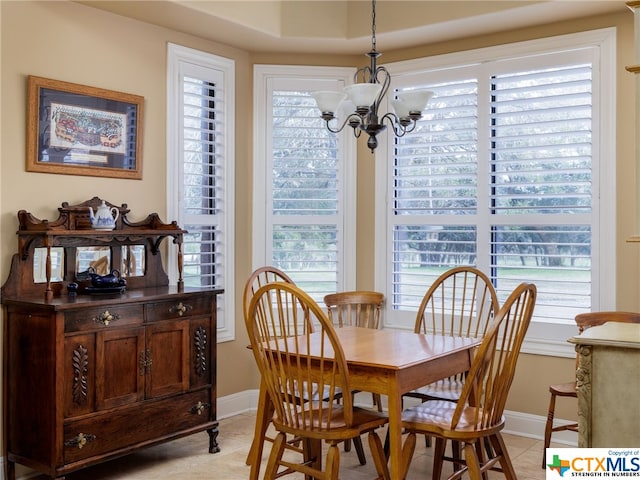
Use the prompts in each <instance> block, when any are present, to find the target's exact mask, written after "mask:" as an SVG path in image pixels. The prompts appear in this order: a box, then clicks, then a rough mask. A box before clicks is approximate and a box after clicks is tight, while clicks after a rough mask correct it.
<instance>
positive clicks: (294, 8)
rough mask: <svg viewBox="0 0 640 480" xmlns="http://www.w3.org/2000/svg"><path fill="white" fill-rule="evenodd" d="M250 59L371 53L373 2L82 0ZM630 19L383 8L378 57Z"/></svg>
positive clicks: (583, 8)
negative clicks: (502, 34)
mask: <svg viewBox="0 0 640 480" xmlns="http://www.w3.org/2000/svg"><path fill="white" fill-rule="evenodd" d="M77 3H82V4H85V5H88V6H91V7H94V8H99V9H101V10H106V11H109V12H112V13H115V14H118V15H123V16H127V17H131V18H134V19H137V20H142V21H145V22H148V23H151V24H155V25H158V26H162V27H166V28H170V29H172V30H176V31H179V32H183V33H187V34H191V35H195V36H198V37H202V38H205V39H208V40H212V41H215V42H220V43H224V44H228V45H231V46H234V47H238V48H242V49H244V50H247V51H251V52H290V53H296V52H309V53H341V54H355V53H362V52H363V51H367V50H369V47H370V46H371V3H370V2H369V1H367V0H295V1H294V0H272V1H269V0H255V1H249V0H235V1H221V0H213V1H211V0H152V1H149V0H120V1H114V0H77ZM624 11H628V9H627V6H626V3H625V2H624V1H617V0H607V1H595V0H593V1H592V0H559V1H558V0H548V1H540V0H534V1H524V0H521V1H507V0H498V1H483V0H470V1H462V0H460V1H458V0H444V1H427V0H378V1H377V6H376V24H377V28H376V38H377V46H378V50H380V51H384V50H393V49H399V48H405V47H411V46H415V45H422V44H428V43H436V42H442V41H447V40H451V39H454V38H461V37H472V36H475V35H482V34H490V33H496V32H499V31H505V30H514V29H518V28H525V27H530V26H536V25H544V24H547V23H552V22H557V21H561V20H568V19H572V18H579V17H587V16H593V15H602V14H607V13H613V12H624Z"/></svg>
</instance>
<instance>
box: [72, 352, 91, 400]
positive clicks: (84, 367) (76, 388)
mask: <svg viewBox="0 0 640 480" xmlns="http://www.w3.org/2000/svg"><path fill="white" fill-rule="evenodd" d="M71 363H72V365H73V387H72V392H73V393H72V394H73V403H75V404H77V405H82V404H84V403H86V401H87V392H88V390H87V372H88V371H89V355H88V350H87V348H86V347H84V346H83V345H78V346H77V348H76V349H75V350H74V351H73V354H72V359H71Z"/></svg>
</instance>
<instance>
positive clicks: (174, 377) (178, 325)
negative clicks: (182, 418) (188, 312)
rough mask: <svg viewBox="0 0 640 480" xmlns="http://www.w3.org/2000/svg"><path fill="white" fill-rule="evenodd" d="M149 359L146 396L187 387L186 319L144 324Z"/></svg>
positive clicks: (181, 390)
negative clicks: (145, 326) (145, 325)
mask: <svg viewBox="0 0 640 480" xmlns="http://www.w3.org/2000/svg"><path fill="white" fill-rule="evenodd" d="M146 334H147V350H146V354H147V355H148V359H149V361H150V364H149V369H148V372H147V378H146V386H145V392H146V397H147V398H154V397H160V396H163V395H172V394H176V393H182V392H186V391H187V390H188V388H189V320H176V321H164V322H157V323H154V324H150V325H148V326H147V331H146Z"/></svg>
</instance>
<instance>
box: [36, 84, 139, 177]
mask: <svg viewBox="0 0 640 480" xmlns="http://www.w3.org/2000/svg"><path fill="white" fill-rule="evenodd" d="M27 100H28V108H27V171H29V172H44V173H60V174H67V175H89V176H95V177H115V178H132V179H138V180H140V179H141V178H142V149H141V147H142V135H141V131H142V130H141V127H142V110H143V101H144V97H141V96H139V95H132V94H129V93H120V92H114V91H111V90H104V89H102V88H93V87H88V86H85V85H77V84H75V83H69V82H61V81H58V80H50V79H47V78H41V77H34V76H29V78H28V90H27Z"/></svg>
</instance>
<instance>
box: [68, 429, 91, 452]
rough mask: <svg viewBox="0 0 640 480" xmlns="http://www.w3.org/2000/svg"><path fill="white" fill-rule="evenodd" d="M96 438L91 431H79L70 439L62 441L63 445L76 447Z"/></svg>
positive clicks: (80, 446)
mask: <svg viewBox="0 0 640 480" xmlns="http://www.w3.org/2000/svg"><path fill="white" fill-rule="evenodd" d="M95 439H96V436H95V435H92V434H91V433H79V434H78V435H76V436H75V437H73V438H72V439H71V440H67V441H66V442H64V446H65V447H78V449H80V448H82V447H84V446H85V445H86V444H87V442H93V441H94V440H95Z"/></svg>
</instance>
